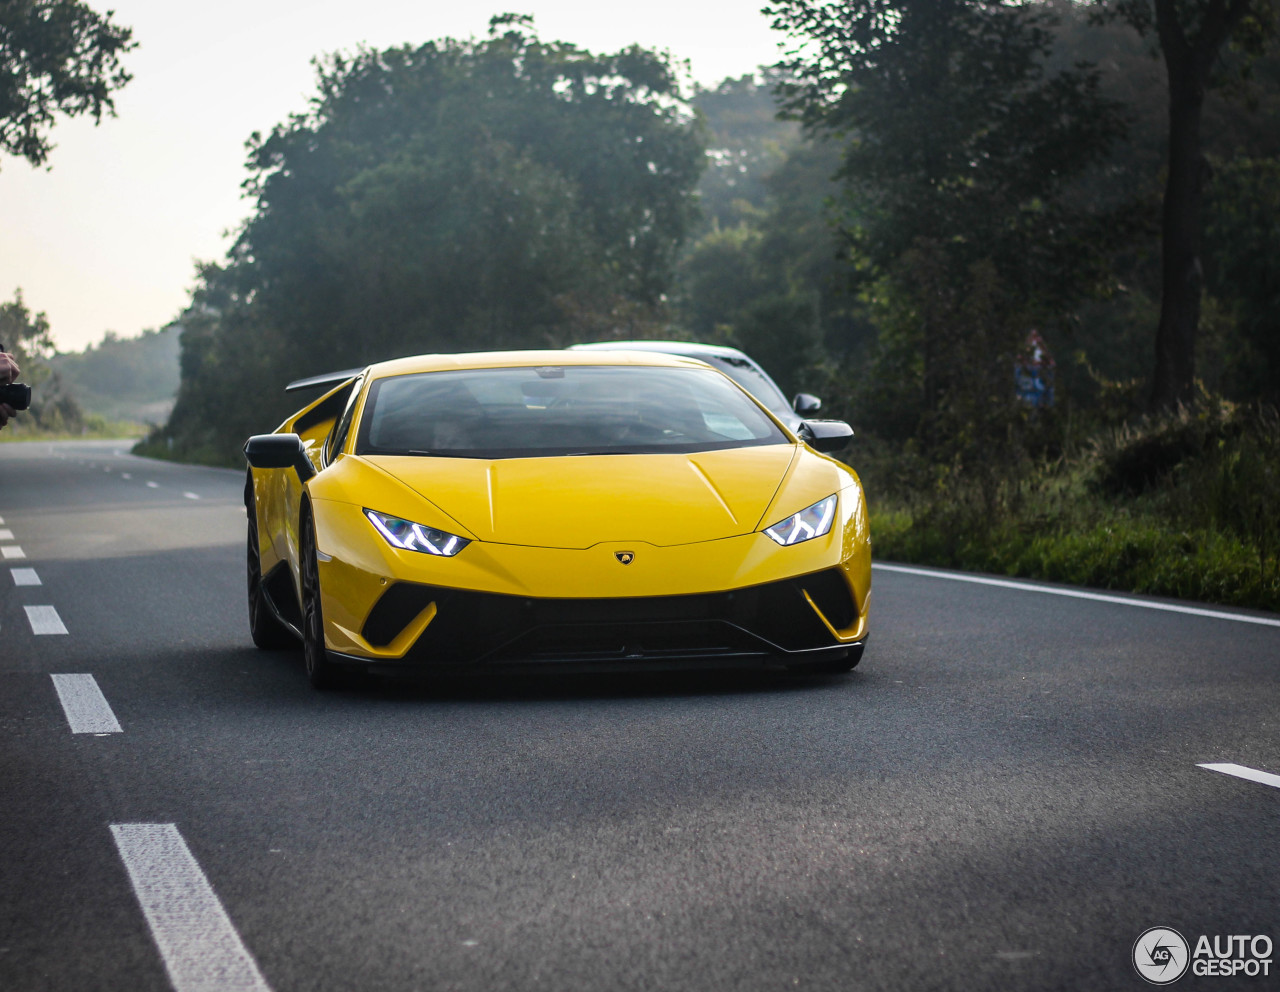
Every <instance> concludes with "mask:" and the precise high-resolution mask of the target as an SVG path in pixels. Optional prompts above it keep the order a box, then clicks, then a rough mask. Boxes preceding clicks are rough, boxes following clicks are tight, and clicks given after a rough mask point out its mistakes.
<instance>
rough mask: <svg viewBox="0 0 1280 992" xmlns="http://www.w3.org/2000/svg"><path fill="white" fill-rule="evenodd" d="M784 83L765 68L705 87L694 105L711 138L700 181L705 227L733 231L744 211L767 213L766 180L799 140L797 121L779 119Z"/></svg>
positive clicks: (700, 90)
mask: <svg viewBox="0 0 1280 992" xmlns="http://www.w3.org/2000/svg"><path fill="white" fill-rule="evenodd" d="M780 81H781V80H780V76H779V75H778V73H777V71H776V70H774V69H771V68H768V67H763V68H761V69H760V71H759V73H749V74H747V75H745V76H740V77H738V78H736V79H735V78H730V79H726V80H724V81H722V82H721V83H720V84H719V85H717V86H714V87H711V88H710V89H703V88H701V87H699V88H698V89H697V91H696V92H695V93H694V95H693V98H692V99H691V100H690V101H689V102H690V103H691V104H692V105H693V107H694V108H695V109H696V110H697V111H698V114H699V116H700V118H701V120H702V123H703V125H704V127H705V128H706V132H707V167H706V169H705V171H704V172H703V173H702V178H701V179H700V180H699V181H698V198H699V201H700V203H701V206H702V213H703V224H704V226H705V227H708V228H710V227H714V226H719V227H732V226H733V225H734V224H736V223H737V222H738V221H739V220H741V219H742V218H743V213H744V211H749V210H750V209H752V208H755V209H759V208H761V207H762V206H763V205H764V200H765V197H766V196H767V190H766V188H765V179H766V177H768V176H769V175H770V174H771V173H773V172H774V171H776V170H777V169H778V168H779V167H780V166H781V165H782V163H783V162H784V161H785V160H786V157H787V153H788V151H789V150H790V149H791V148H792V147H794V146H795V144H796V142H797V141H798V140H799V138H800V129H799V128H798V127H797V126H796V123H795V121H790V120H784V119H781V118H780V117H779V116H778V103H777V100H776V98H775V96H774V89H775V87H776V86H777V84H778V82H780Z"/></svg>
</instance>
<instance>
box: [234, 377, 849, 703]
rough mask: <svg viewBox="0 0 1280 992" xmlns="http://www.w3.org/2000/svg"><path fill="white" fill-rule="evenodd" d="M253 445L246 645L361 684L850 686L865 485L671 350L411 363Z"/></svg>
mask: <svg viewBox="0 0 1280 992" xmlns="http://www.w3.org/2000/svg"><path fill="white" fill-rule="evenodd" d="M308 387H310V388H320V389H326V390H327V391H326V392H325V393H324V395H322V396H321V397H320V398H319V399H317V400H316V401H315V402H313V403H311V404H310V405H309V406H306V407H304V408H303V409H301V410H300V411H298V412H297V413H296V414H294V415H293V416H292V417H290V418H289V419H288V420H286V421H285V422H284V423H283V424H281V425H280V428H279V429H278V430H277V431H276V432H275V433H274V434H259V435H256V436H254V437H252V438H250V439H249V441H248V442H247V443H246V445H245V455H246V457H247V459H248V461H249V466H250V468H249V476H248V481H247V484H246V486H245V504H246V508H247V511H248V522H249V542H248V575H249V625H250V630H251V633H252V635H253V640H254V642H255V643H257V644H258V645H260V646H262V647H276V646H281V645H282V644H284V643H287V642H289V641H291V640H294V639H301V641H302V643H303V654H304V656H305V659H306V669H307V675H308V677H309V678H310V680H311V682H312V683H313V684H314V685H316V686H317V687H320V688H324V687H328V686H332V685H335V684H337V683H339V682H341V681H343V679H344V677H345V676H346V675H347V674H349V673H351V672H352V671H365V672H372V673H378V674H392V673H396V672H401V673H404V672H411V673H430V672H445V671H449V672H458V671H471V672H479V671H485V670H497V669H500V668H502V669H508V670H510V669H512V668H525V669H528V668H533V667H541V668H548V669H555V670H560V671H563V670H600V669H632V670H634V669H640V670H652V669H662V668H669V667H676V666H692V667H719V666H755V667H784V668H790V669H795V670H803V671H820V672H840V671H848V670H849V669H851V668H852V667H853V666H854V665H856V664H857V663H858V660H859V659H860V657H861V655H862V649H863V646H864V644H865V641H866V637H867V604H868V598H869V596H870V591H871V547H870V538H869V536H868V532H867V510H866V504H865V501H864V499H863V493H862V486H861V484H860V483H859V481H858V477H857V475H856V474H855V473H854V472H853V470H852V469H850V468H849V467H848V466H846V465H843V464H841V463H840V462H838V461H836V460H834V459H833V458H830V457H828V456H827V455H824V454H820V452H821V451H823V450H824V449H825V450H835V449H837V448H839V447H841V446H843V444H844V443H845V442H846V441H847V439H848V438H849V437H851V436H852V433H853V432H852V431H851V430H850V429H849V427H848V425H847V424H843V423H840V422H839V421H822V420H809V421H804V422H802V423H801V425H800V427H799V430H798V432H797V433H792V432H791V431H790V430H789V429H788V428H787V427H785V426H784V425H783V424H782V423H781V422H780V421H779V420H778V419H777V418H776V417H775V416H774V415H773V414H771V413H770V412H769V411H768V410H767V409H765V407H764V406H762V405H761V404H760V403H758V402H757V401H756V400H755V399H754V398H753V397H752V396H751V394H749V393H747V392H746V391H745V390H744V389H743V388H742V387H741V386H739V385H738V384H736V383H735V382H734V381H733V380H732V379H730V378H728V377H727V376H725V375H723V374H722V373H720V372H718V371H716V370H714V369H712V368H711V367H709V366H707V365H705V364H703V363H702V362H699V361H696V360H694V359H689V358H678V357H673V356H669V355H662V354H657V353H652V352H647V353H646V352H622V351H619V352H601V351H592V352H566V351H528V352H505V353H503V352H491V353H484V354H472V355H426V356H422V357H418V358H404V359H399V360H396V361H391V362H384V363H381V364H378V365H371V366H369V367H368V368H365V369H363V370H350V371H347V372H342V373H335V374H334V375H331V376H317V377H314V378H312V379H307V380H300V381H298V382H296V383H292V384H291V386H290V387H289V388H292V389H302V388H308Z"/></svg>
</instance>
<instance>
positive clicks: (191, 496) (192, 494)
mask: <svg viewBox="0 0 1280 992" xmlns="http://www.w3.org/2000/svg"><path fill="white" fill-rule="evenodd" d="M182 495H183V496H185V497H187V499H199V498H200V497H199V496H197V495H196V494H195V493H183V494H182Z"/></svg>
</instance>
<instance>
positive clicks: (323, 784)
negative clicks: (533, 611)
mask: <svg viewBox="0 0 1280 992" xmlns="http://www.w3.org/2000/svg"><path fill="white" fill-rule="evenodd" d="M126 450H127V449H126V446H125V445H124V444H121V443H58V444H47V443H29V444H5V445H0V517H2V518H3V523H0V551H2V552H3V554H4V555H5V560H4V561H3V562H0V564H2V565H3V566H4V567H3V569H0V896H2V898H0V989H4V990H28V989H57V990H64V989H65V990H77V992H89V990H95V989H111V990H149V989H165V988H170V987H175V988H178V989H179V990H180V992H187V990H189V989H198V988H199V989H232V988H244V989H262V988H270V989H274V990H276V992H287V990H311V989H323V990H341V992H349V990H382V989H386V990H418V989H421V990H446V989H465V990H477V992H479V990H484V992H488V990H528V989H548V990H556V992H562V990H589V992H597V990H602V992H608V990H615V989H617V990H631V989H634V990H664V992H665V990H690V992H704V990H720V989H724V990H735V992H736V990H766V989H770V990H784V989H787V990H789V989H823V990H845V989H893V990H913V992H914V990H924V989H999V990H1006V989H1036V990H1040V989H1090V990H1094V989H1101V990H1107V989H1137V988H1145V987H1147V986H1146V985H1145V983H1144V982H1143V980H1142V979H1141V978H1140V977H1139V976H1138V974H1137V972H1136V971H1135V969H1134V967H1133V965H1132V963H1131V954H1132V949H1133V946H1134V942H1135V940H1136V939H1137V938H1138V937H1139V935H1140V934H1141V933H1143V931H1145V930H1147V929H1148V928H1151V927H1156V926H1168V927H1172V928H1175V929H1176V930H1178V931H1179V932H1180V933H1181V934H1183V935H1185V936H1186V937H1187V939H1188V940H1189V941H1190V942H1191V943H1192V944H1193V945H1194V944H1195V943H1196V941H1197V937H1198V936H1199V935H1207V936H1209V938H1210V940H1212V939H1213V937H1214V936H1219V935H1222V936H1227V935H1252V936H1256V935H1261V934H1266V935H1269V937H1270V938H1271V939H1272V940H1273V941H1276V942H1278V943H1280V913H1278V912H1277V910H1278V909H1280V889H1278V887H1277V882H1278V881H1280V879H1278V874H1280V863H1278V854H1277V852H1278V850H1280V788H1276V787H1274V786H1272V785H1269V784H1267V783H1266V782H1256V781H1248V780H1245V779H1241V778H1238V777H1234V776H1231V775H1227V774H1221V773H1218V772H1215V771H1212V770H1208V769H1205V768H1201V767H1198V765H1201V764H1206V763H1234V764H1238V765H1240V766H1245V767H1248V768H1251V769H1259V770H1262V771H1265V772H1272V773H1280V739H1278V737H1277V723H1278V722H1280V626H1277V625H1275V624H1274V623H1273V624H1272V625H1265V624H1256V623H1246V622H1237V621H1234V620H1229V619H1221V618H1215V617H1207V616H1196V615H1190V614H1184V613H1178V612H1168V611H1158V610H1152V609H1144V608H1141V607H1138V606H1133V605H1124V604H1120V603H1112V602H1102V601H1096V600H1088V599H1077V598H1070V597H1065V596H1059V595H1048V594H1045V593H1043V592H1039V591H1030V590H1025V589H1020V588H1005V587H1000V586H989V585H977V584H972V583H969V582H961V581H951V580H947V579H945V578H939V577H935V576H928V575H915V574H907V573H901V572H894V571H887V570H883V569H881V570H879V571H877V573H876V576H875V592H874V597H873V613H872V622H873V627H872V630H873V635H872V641H871V644H870V647H869V648H868V650H867V654H866V656H865V658H864V660H863V663H862V665H861V667H860V668H859V669H858V670H857V671H855V672H854V673H853V674H851V675H848V676H841V677H830V678H801V679H797V678H787V677H783V676H768V675H761V676H755V677H744V676H742V675H682V676H670V675H663V676H661V677H656V676H654V677H649V676H631V677H625V678H624V677H608V678H605V677H592V678H584V677H579V678H566V677H556V678H550V677H548V678H522V679H519V680H515V679H507V680H503V681H491V682H472V683H452V684H445V685H436V686H430V685H428V686H397V685H391V686H386V685H379V686H374V687H367V688H363V689H356V690H351V691H346V692H340V693H336V694H321V693H316V692H314V691H312V690H311V689H310V688H309V687H308V686H307V684H306V681H305V678H304V676H303V672H302V664H301V658H300V655H299V654H296V653H292V652H275V653H270V652H261V651H257V650H255V649H254V648H253V647H252V645H251V643H250V641H249V637H248V632H247V629H246V622H245V609H244V603H243V542H244V517H243V512H242V510H241V504H240V500H241V488H242V480H243V477H242V475H241V474H240V473H237V472H232V471H220V470H214V469H203V468H193V467H187V466H178V465H170V464H165V463H157V462H150V461H146V460H142V459H137V458H134V457H132V456H130V455H128V454H126V453H125V452H126ZM6 531H7V532H10V533H6ZM14 548H20V549H21V554H22V555H23V557H17V552H14V551H13V550H12V549H14ZM15 569H16V570H19V571H18V573H17V574H16V575H13V574H12V572H11V570H15ZM23 569H29V570H31V571H33V572H34V573H35V575H34V576H32V575H31V574H30V572H24V571H21V570H23ZM19 579H22V580H23V581H27V582H30V581H33V579H38V581H39V583H40V584H39V585H30V584H28V585H19V584H17V583H18V580H19ZM27 607H52V610H48V609H45V610H28V609H27ZM1225 612H1228V613H1233V614H1236V615H1240V616H1248V615H1249V614H1247V613H1246V612H1245V611H1225ZM1253 616H1255V617H1262V616H1263V615H1260V614H1254V615H1253ZM1264 618H1265V617H1264ZM1269 619H1271V620H1273V621H1274V620H1275V619H1276V618H1274V617H1272V618H1269ZM59 627H62V628H64V629H65V630H66V633H59V632H51V633H43V634H38V633H36V632H35V631H36V630H38V629H39V630H51V631H57V629H58V628H59ZM65 675H81V676H85V675H88V676H92V681H91V683H86V682H85V680H83V679H81V680H65V679H64V680H62V681H61V682H59V681H58V680H57V679H55V678H51V676H65ZM59 686H61V690H62V691H65V692H66V693H67V694H68V699H69V700H70V701H69V702H68V703H67V704H66V705H64V703H63V702H62V696H61V695H60V690H59ZM95 686H96V688H97V689H98V690H100V693H101V697H100V699H101V702H102V705H98V702H97V701H95V700H94V699H93V698H92V696H93V691H92V689H93V687H95ZM77 693H80V695H77ZM77 700H79V701H80V703H82V704H83V705H84V706H87V707H88V709H79V710H78V709H77V708H76V707H77V705H78V704H77ZM104 706H105V707H109V710H108V714H109V715H110V716H113V717H114V718H115V720H116V721H117V722H118V725H119V727H120V732H99V733H94V732H84V733H74V732H73V729H74V728H73V725H72V723H71V722H70V721H71V720H72V719H73V718H74V719H81V718H85V717H86V716H87V717H93V716H94V715H95V713H96V714H97V715H98V716H101V715H102V708H103V707H104ZM68 707H69V708H68ZM95 707H96V708H95ZM76 713H79V714H80V715H79V716H75V715H74V714H76ZM82 727H83V725H82ZM139 824H150V825H154V826H151V827H138V826H136V825H139ZM113 825H114V826H115V828H116V829H115V830H113V829H112V828H113ZM130 825H132V826H130ZM1259 946H1263V945H1259ZM1259 967H1260V966H1259ZM166 969H168V970H166ZM1275 970H1276V969H1274V968H1272V969H1271V971H1272V972H1275ZM171 975H172V976H173V978H172V981H171V978H170V976H171ZM1277 985H1280V979H1278V978H1277V977H1276V975H1275V974H1272V975H1270V976H1268V977H1262V976H1259V977H1254V978H1250V977H1246V976H1245V975H1237V976H1235V977H1196V975H1195V974H1193V973H1190V972H1189V973H1188V974H1187V975H1186V976H1185V977H1184V978H1182V979H1181V980H1179V981H1178V982H1177V983H1176V985H1175V986H1174V987H1175V988H1179V989H1181V988H1206V989H1208V988H1212V989H1235V988H1262V987H1268V986H1270V987H1275V986H1277Z"/></svg>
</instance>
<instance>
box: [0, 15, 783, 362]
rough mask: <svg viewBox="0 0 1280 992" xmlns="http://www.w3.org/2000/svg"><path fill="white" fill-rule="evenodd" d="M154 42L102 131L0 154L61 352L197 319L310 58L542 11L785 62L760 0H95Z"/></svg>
mask: <svg viewBox="0 0 1280 992" xmlns="http://www.w3.org/2000/svg"><path fill="white" fill-rule="evenodd" d="M90 3H91V6H93V7H94V8H95V9H97V10H105V9H108V8H110V9H114V10H115V12H116V17H115V20H116V22H117V23H120V24H124V25H128V26H129V27H132V28H133V29H134V38H135V39H136V40H137V41H138V42H139V47H138V48H137V49H136V50H135V51H133V52H131V53H130V54H129V55H128V56H127V57H126V65H127V67H128V69H129V70H130V71H131V72H132V73H133V75H134V79H133V82H132V83H130V84H129V85H128V86H127V87H125V89H124V90H122V91H120V92H119V93H118V94H117V96H116V111H117V114H118V117H116V118H115V119H106V120H104V121H103V123H102V125H101V126H100V127H97V128H95V127H93V126H92V124H91V123H89V122H86V121H82V120H79V119H77V120H70V121H69V120H65V119H64V120H60V121H59V123H58V124H57V125H56V127H55V128H54V131H53V140H54V142H55V144H56V145H57V147H56V148H55V149H54V151H53V154H52V155H51V156H50V159H49V165H50V166H51V169H38V170H36V169H32V168H31V167H30V166H29V165H27V164H26V162H24V161H20V160H18V159H15V158H12V157H8V156H0V301H4V300H11V299H12V298H13V291H14V289H15V288H17V287H21V288H22V291H23V294H24V296H25V299H26V303H27V305H28V306H29V307H30V308H31V309H32V310H36V311H40V310H43V311H45V312H47V313H48V315H49V319H50V322H51V323H52V326H53V335H54V339H55V341H56V342H57V344H58V347H59V349H60V350H63V351H74V350H78V349H80V348H83V347H84V346H85V345H87V344H89V343H90V342H93V341H97V340H99V339H100V338H101V337H102V335H103V332H105V331H107V330H112V331H115V332H116V333H117V334H120V335H122V336H126V337H129V336H133V335H135V334H138V333H140V332H141V331H142V330H144V329H146V328H151V327H160V326H163V325H164V324H166V323H168V322H169V321H170V320H172V319H173V318H174V317H175V316H177V314H178V313H179V311H180V310H181V309H182V307H183V305H184V303H185V301H186V298H187V293H188V291H189V289H190V288H191V284H192V282H193V273H194V268H193V259H198V258H199V259H211V258H219V257H221V256H222V254H223V253H224V252H225V250H226V247H227V238H226V237H225V233H226V232H227V231H228V230H229V229H231V228H234V227H235V226H236V225H237V224H238V223H239V222H240V221H241V220H242V219H243V218H244V217H245V215H246V214H247V212H248V206H249V205H248V202H247V201H245V200H243V199H241V197H240V183H241V181H242V180H243V179H244V176H245V172H244V142H245V139H247V138H248V136H249V135H250V134H251V133H252V132H253V131H255V130H258V131H267V130H270V128H271V127H272V126H273V125H274V124H276V123H278V122H280V121H282V120H284V119H285V118H286V117H287V116H288V115H289V114H290V113H293V112H297V111H302V110H304V109H305V108H306V103H307V99H308V97H309V95H310V93H311V91H312V89H313V81H314V72H313V69H312V67H311V64H310V60H311V58H312V57H313V56H315V55H317V54H319V53H322V52H330V51H334V50H337V49H351V48H354V47H355V46H356V45H357V44H359V43H361V42H364V43H366V44H368V45H371V46H374V47H377V48H385V47H388V46H390V45H398V44H403V43H421V42H423V41H427V40H429V39H432V38H441V37H445V36H450V37H473V36H482V35H483V34H484V33H485V32H486V30H487V27H488V21H489V18H490V16H492V15H493V14H495V13H501V12H503V11H505V10H514V11H516V12H519V13H530V14H533V15H534V17H535V23H536V25H537V28H538V32H539V34H540V35H541V36H542V37H543V38H545V39H548V40H553V39H554V40H563V41H569V42H573V43H575V44H578V45H581V46H583V47H585V48H588V49H591V50H592V51H598V52H605V51H608V52H612V51H616V50H618V49H620V48H624V47H626V46H627V45H630V44H633V43H639V44H641V45H644V46H645V47H648V48H661V49H667V50H669V51H670V52H671V53H672V54H673V55H674V56H675V57H677V58H679V59H687V60H688V61H689V63H690V69H691V73H692V77H693V78H694V79H696V80H697V81H698V82H700V83H702V84H703V85H713V84H714V83H716V82H718V81H720V80H721V79H723V78H725V77H726V76H731V75H732V76H738V75H742V74H743V73H746V72H750V71H751V70H752V69H754V68H755V67H756V66H758V65H761V64H766V63H770V62H773V61H775V60H776V58H777V51H778V49H777V42H778V40H779V37H778V36H777V35H775V34H774V32H772V31H771V30H770V29H769V26H768V22H767V20H766V19H765V17H764V16H763V15H761V14H760V12H759V9H760V7H761V6H762V2H761V0H701V2H689V0H646V2H643V3H634V4H633V3H628V4H621V3H599V2H586V0H524V2H523V3H521V2H519V0H496V3H497V5H496V6H494V7H484V6H479V5H474V4H468V3H458V2H451V3H444V2H441V0H362V2H356V3H352V2H351V0H340V2H339V0H312V2H309V3H299V2H296V0H221V2H219V3H198V4H197V3H191V2H188V0H115V2H110V3H109V2H107V0H90Z"/></svg>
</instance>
